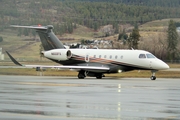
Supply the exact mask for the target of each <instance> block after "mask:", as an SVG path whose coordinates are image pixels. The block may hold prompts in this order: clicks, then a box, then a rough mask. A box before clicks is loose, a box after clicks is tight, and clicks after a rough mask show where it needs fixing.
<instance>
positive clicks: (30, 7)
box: [0, 0, 180, 34]
mask: <svg viewBox="0 0 180 120" xmlns="http://www.w3.org/2000/svg"><path fill="white" fill-rule="evenodd" d="M179 6H180V0H172V1H170V0H30V1H29V0H0V16H1V17H0V31H3V29H5V28H7V27H8V26H9V25H10V24H19V25H32V24H39V23H41V24H44V25H47V24H53V25H54V26H55V28H56V29H55V31H59V33H58V34H63V33H64V32H66V31H67V29H68V32H69V33H71V32H72V31H73V28H74V27H75V26H73V25H76V24H79V25H83V26H87V27H88V28H92V29H94V30H97V29H98V28H99V27H100V26H103V25H108V24H112V25H113V27H114V28H115V27H116V26H117V25H118V24H125V23H128V24H132V25H134V24H135V23H138V24H143V23H146V22H149V21H152V20H161V19H164V18H178V17H179V16H180V7H179Z"/></svg>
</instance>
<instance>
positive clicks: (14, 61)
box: [6, 51, 23, 66]
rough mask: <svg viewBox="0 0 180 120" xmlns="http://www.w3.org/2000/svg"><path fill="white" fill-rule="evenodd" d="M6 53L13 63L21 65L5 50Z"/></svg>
mask: <svg viewBox="0 0 180 120" xmlns="http://www.w3.org/2000/svg"><path fill="white" fill-rule="evenodd" d="M6 53H7V54H8V56H9V58H10V59H11V60H12V61H13V63H14V64H16V65H19V66H23V65H22V64H20V63H19V62H18V61H16V60H15V59H14V58H13V57H12V56H11V55H10V54H9V52H8V51H6Z"/></svg>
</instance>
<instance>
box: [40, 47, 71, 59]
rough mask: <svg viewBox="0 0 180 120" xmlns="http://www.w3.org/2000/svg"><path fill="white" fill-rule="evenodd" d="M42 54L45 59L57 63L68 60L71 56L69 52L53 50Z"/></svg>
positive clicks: (66, 50)
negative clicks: (56, 61)
mask: <svg viewBox="0 0 180 120" xmlns="http://www.w3.org/2000/svg"><path fill="white" fill-rule="evenodd" d="M43 53H44V56H45V57H46V58H49V59H53V60H58V61H64V60H68V59H69V58H71V56H72V54H71V51H70V50H68V49H53V50H49V51H44V52H43Z"/></svg>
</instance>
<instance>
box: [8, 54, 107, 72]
mask: <svg viewBox="0 0 180 120" xmlns="http://www.w3.org/2000/svg"><path fill="white" fill-rule="evenodd" d="M6 53H7V55H8V56H9V58H10V59H11V60H12V61H13V63H14V64H16V65H18V66H22V67H25V68H59V69H76V70H100V71H107V70H109V69H110V68H108V67H103V66H102V67H96V66H61V65H22V64H21V63H19V62H18V61H16V60H15V59H14V58H13V57H12V56H11V55H10V54H9V52H7V51H6Z"/></svg>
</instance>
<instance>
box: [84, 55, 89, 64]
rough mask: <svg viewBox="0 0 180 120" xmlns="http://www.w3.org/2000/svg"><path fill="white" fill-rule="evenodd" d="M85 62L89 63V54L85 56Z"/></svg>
mask: <svg viewBox="0 0 180 120" xmlns="http://www.w3.org/2000/svg"><path fill="white" fill-rule="evenodd" d="M85 61H86V62H89V54H88V53H87V54H86V56H85Z"/></svg>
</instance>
